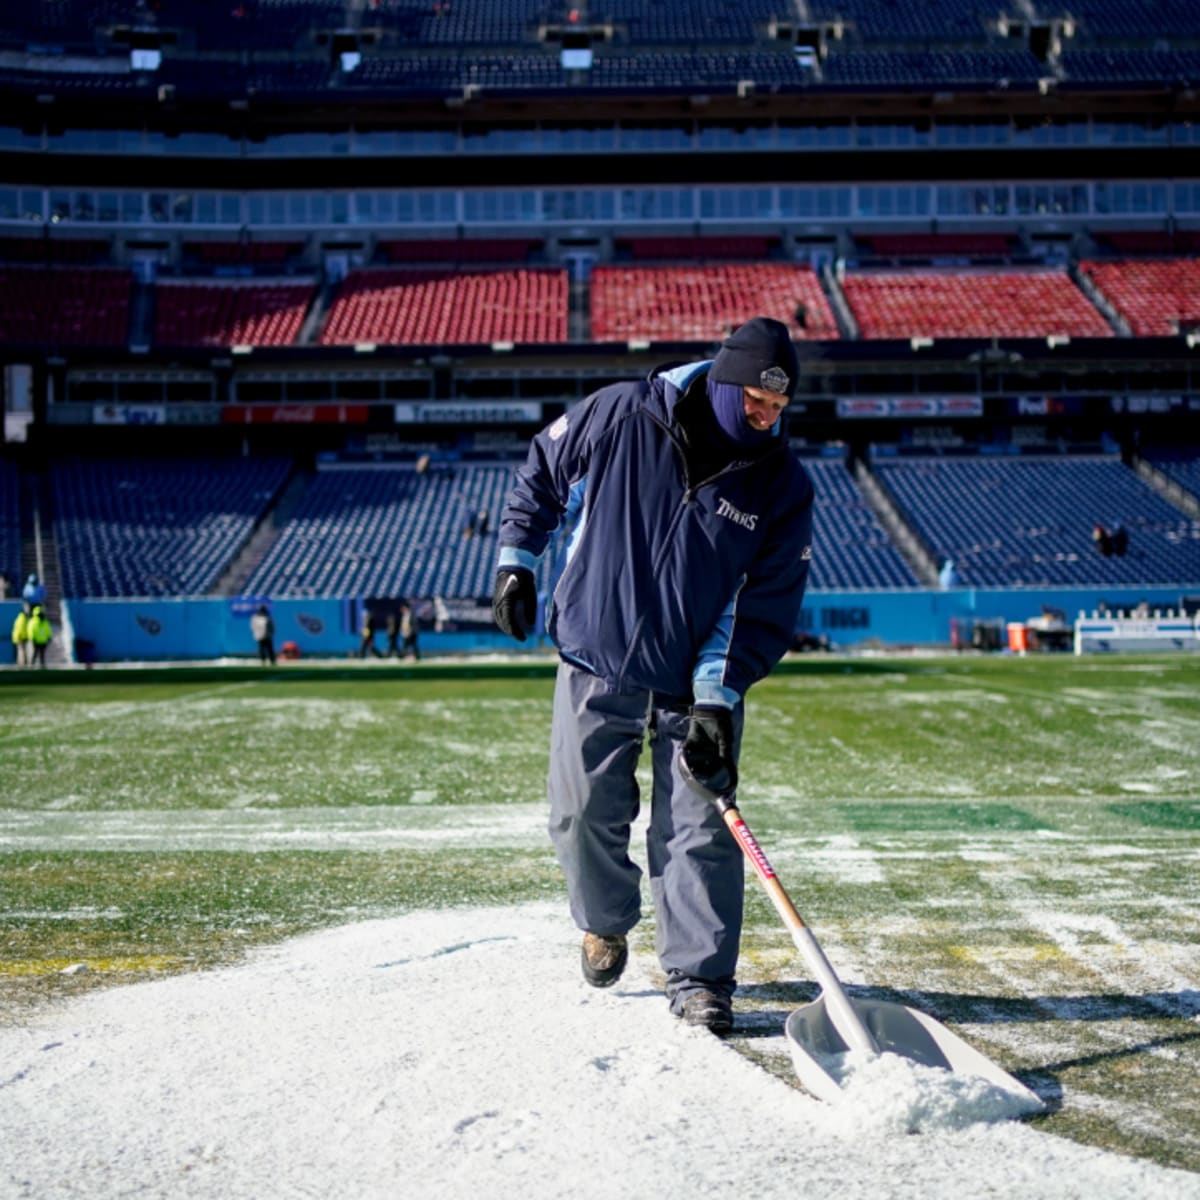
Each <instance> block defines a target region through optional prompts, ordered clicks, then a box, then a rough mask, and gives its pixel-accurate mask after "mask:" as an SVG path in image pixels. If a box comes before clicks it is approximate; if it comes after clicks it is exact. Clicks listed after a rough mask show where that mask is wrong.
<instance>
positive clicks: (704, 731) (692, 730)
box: [683, 704, 738, 796]
mask: <svg viewBox="0 0 1200 1200" xmlns="http://www.w3.org/2000/svg"><path fill="white" fill-rule="evenodd" d="M689 715H690V716H691V723H690V724H689V725H688V732H687V737H686V738H685V739H684V743H683V758H684V761H685V762H686V763H687V767H688V770H689V771H691V773H692V774H693V775H694V776H695V778H696V782H697V783H699V784H701V785H702V786H704V787H706V788H707V789H708V790H709V791H710V792H715V793H716V794H717V795H718V796H721V795H728V794H729V793H730V792H732V791H734V790H735V789H736V788H737V781H738V773H737V763H736V762H735V761H734V755H733V713H732V712H730V710H729V709H727V708H721V707H718V706H704V705H699V704H697V705H693V707H692V709H691V712H690V714H689Z"/></svg>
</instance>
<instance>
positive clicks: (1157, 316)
mask: <svg viewBox="0 0 1200 1200" xmlns="http://www.w3.org/2000/svg"><path fill="white" fill-rule="evenodd" d="M1079 266H1080V270H1081V271H1083V272H1084V273H1085V274H1086V275H1087V276H1088V277H1089V278H1090V279H1091V280H1092V282H1093V283H1095V285H1096V287H1098V288H1099V289H1100V291H1101V292H1102V293H1103V294H1104V295H1105V296H1106V297H1107V298H1108V299H1109V300H1110V301H1111V302H1112V304H1113V306H1114V307H1115V308H1116V310H1117V311H1118V312H1119V313H1120V314H1121V316H1122V317H1124V318H1125V320H1126V322H1128V324H1129V328H1130V331H1131V332H1132V333H1134V334H1136V335H1138V336H1140V337H1170V336H1172V335H1173V334H1177V333H1179V332H1181V330H1187V329H1189V328H1193V329H1194V328H1200V260H1198V259H1194V258H1164V259H1125V260H1123V261H1121V262H1092V261H1085V262H1081V263H1080V264H1079Z"/></svg>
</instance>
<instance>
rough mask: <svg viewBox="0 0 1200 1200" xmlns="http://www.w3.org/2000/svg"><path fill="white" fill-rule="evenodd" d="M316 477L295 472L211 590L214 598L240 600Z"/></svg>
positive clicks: (210, 593)
mask: <svg viewBox="0 0 1200 1200" xmlns="http://www.w3.org/2000/svg"><path fill="white" fill-rule="evenodd" d="M312 476H313V472H312V471H306V470H302V469H299V468H297V469H294V470H293V471H292V473H291V475H290V476H289V477H288V478H287V480H286V481H285V482H284V484H283V486H282V487H281V488H280V489H279V493H278V495H277V496H276V498H275V500H274V501H273V502H272V503H271V504H270V505H268V507H267V509H266V510H265V511H264V512H263V514H262V517H261V518H260V519H259V521H258V523H257V524H256V525H255V526H254V528H253V529H252V530H251V531H250V536H249V537H248V538H247V539H246V541H245V543H244V544H243V545H242V548H241V550H239V551H238V553H237V555H236V556H235V557H234V558H233V560H232V561H231V562H230V564H229V566H228V567H226V569H225V570H224V571H223V572H222V573H221V575H220V576H219V577H218V579H217V581H216V583H214V584H213V586H212V588H210V589H209V593H208V594H209V595H210V596H239V595H241V594H242V590H243V588H244V587H245V586H246V581H247V580H248V579H249V578H250V576H251V575H253V574H254V570H255V568H256V567H257V566H258V564H259V563H261V562H262V560H263V557H264V556H265V554H266V553H267V551H268V550H269V549H270V547H271V543H272V542H274V540H275V539H276V537H278V536H279V531H280V529H282V528H283V526H284V525H286V524H287V522H288V520H289V519H290V517H291V515H292V513H293V512H294V511H295V510H296V507H297V506H298V505H299V503H300V500H301V498H302V497H303V495H304V492H305V489H306V488H307V487H308V485H309V482H310V481H311V479H312Z"/></svg>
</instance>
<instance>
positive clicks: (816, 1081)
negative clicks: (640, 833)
mask: <svg viewBox="0 0 1200 1200" xmlns="http://www.w3.org/2000/svg"><path fill="white" fill-rule="evenodd" d="M679 771H680V774H681V775H682V776H683V778H684V780H685V782H686V783H687V784H688V785H689V786H690V787H691V788H692V789H693V790H694V791H696V792H697V793H699V794H700V795H702V796H705V797H706V798H707V799H709V800H711V801H712V803H713V804H715V805H716V807H717V811H718V812H720V814H721V816H722V818H723V819H724V821H725V824H726V825H727V826H728V828H729V832H730V833H732V834H733V836H734V839H735V840H736V841H737V844H738V845H739V846H740V847H741V848H742V853H743V854H745V856H746V858H747V859H748V860H749V861H750V865H751V866H752V867H753V868H754V871H755V873H756V874H757V875H758V878H759V881H760V882H761V883H762V885H763V887H764V888H765V889H766V892H767V895H768V896H769V897H770V899H771V903H772V904H774V905H775V911H776V912H778V913H779V915H780V916H781V917H782V918H783V923H784V924H785V925H786V926H787V927H788V931H789V932H790V933H791V935H792V941H793V942H795V944H796V948H797V949H798V950H799V951H800V953H801V954H802V955H803V956H804V961H805V964H806V965H807V966H808V969H809V970H810V971H811V972H812V974H813V978H814V979H815V980H816V981H817V983H819V984H820V985H821V993H820V995H818V996H817V998H816V999H815V1000H813V1001H811V1002H809V1003H808V1004H805V1005H802V1006H801V1007H800V1008H798V1009H796V1010H795V1012H793V1013H792V1014H791V1015H790V1016H789V1017H788V1019H787V1022H786V1024H785V1025H784V1034H785V1036H786V1038H787V1042H788V1049H789V1050H790V1051H791V1055H792V1063H793V1065H794V1066H795V1068H796V1074H797V1075H798V1076H799V1078H800V1082H801V1083H802V1084H803V1085H804V1087H805V1088H806V1090H807V1091H809V1092H810V1093H811V1094H812V1095H814V1096H816V1097H817V1099H818V1100H824V1101H826V1102H827V1103H830V1104H832V1103H836V1102H837V1101H838V1100H840V1099H841V1096H842V1086H841V1083H840V1082H839V1080H838V1076H837V1074H836V1073H835V1072H836V1070H837V1068H838V1066H839V1065H840V1063H841V1062H842V1056H843V1055H845V1054H848V1053H849V1052H851V1051H859V1052H862V1053H865V1054H868V1055H871V1056H878V1055H879V1054H882V1053H892V1054H898V1055H900V1056H901V1057H903V1058H907V1059H911V1060H912V1061H913V1062H916V1063H920V1064H921V1065H923V1066H927V1067H940V1068H942V1069H943V1070H946V1071H952V1072H956V1073H958V1074H962V1075H971V1076H976V1077H978V1078H980V1079H983V1080H985V1081H986V1082H988V1083H992V1084H995V1085H996V1086H997V1087H999V1088H1001V1089H1003V1090H1004V1091H1006V1092H1008V1093H1010V1094H1012V1095H1014V1096H1017V1097H1019V1098H1021V1099H1022V1100H1024V1101H1026V1102H1027V1103H1028V1104H1029V1105H1030V1106H1031V1107H1032V1108H1034V1109H1035V1110H1040V1109H1042V1108H1044V1107H1045V1106H1044V1105H1043V1104H1042V1101H1041V1100H1040V1099H1039V1098H1038V1097H1037V1095H1036V1094H1035V1093H1033V1092H1032V1091H1030V1090H1029V1088H1027V1087H1026V1086H1025V1085H1024V1084H1023V1083H1021V1082H1020V1080H1018V1079H1015V1078H1014V1077H1013V1076H1012V1075H1010V1074H1009V1073H1008V1072H1007V1071H1004V1070H1001V1068H1000V1067H998V1066H997V1065H996V1064H995V1063H993V1062H992V1061H991V1060H990V1059H988V1058H986V1057H985V1056H984V1055H982V1054H980V1053H979V1051H978V1050H976V1049H974V1047H972V1046H968V1045H967V1043H966V1042H964V1041H963V1040H962V1038H960V1037H958V1036H957V1034H954V1033H951V1032H950V1030H949V1029H947V1028H946V1027H945V1026H944V1025H942V1024H940V1023H939V1022H938V1021H935V1020H934V1019H933V1018H932V1017H930V1016H927V1015H926V1014H925V1013H922V1012H918V1011H917V1010H916V1009H915V1008H909V1007H908V1006H907V1005H904V1004H894V1003H891V1002H890V1001H886V1000H851V999H850V997H849V996H847V995H846V991H845V989H844V988H843V987H842V984H841V981H840V980H839V979H838V977H837V975H836V974H834V970H833V967H831V966H830V965H829V960H828V959H827V958H826V957H825V952H824V951H823V950H822V949H821V947H820V946H819V945H818V943H817V939H816V938H815V937H814V936H813V933H812V930H810V929H809V928H808V926H807V925H806V924H805V923H804V921H803V919H802V918H801V916H800V914H799V913H798V912H797V911H796V908H795V905H793V904H792V901H791V899H790V898H789V897H788V894H787V892H786V891H785V890H784V887H783V884H782V883H780V882H779V879H778V877H777V876H776V874H775V869H774V868H773V867H772V866H771V863H770V861H769V860H768V858H767V856H766V854H764V853H763V850H762V847H761V846H760V845H759V844H758V842H757V841H756V840H755V837H754V834H753V833H751V832H750V828H749V826H747V824H746V822H745V821H744V820H743V819H742V814H741V813H740V812H739V811H738V807H737V802H736V799H735V794H734V793H733V792H729V793H724V794H718V793H716V792H713V791H710V790H709V789H708V788H706V787H705V786H704V785H703V784H702V783H701V782H700V781H699V780H698V779H697V778H696V777H695V776H694V775H693V774H692V772H691V770H690V769H689V767H688V765H687V762H686V760H685V759H684V757H683V755H682V754H681V755H680V756H679Z"/></svg>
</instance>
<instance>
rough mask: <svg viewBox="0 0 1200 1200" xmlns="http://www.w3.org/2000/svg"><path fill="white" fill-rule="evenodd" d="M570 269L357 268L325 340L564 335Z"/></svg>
mask: <svg viewBox="0 0 1200 1200" xmlns="http://www.w3.org/2000/svg"><path fill="white" fill-rule="evenodd" d="M567 302H568V294H567V273H566V271H564V270H560V269H557V268H549V267H544V268H536V267H535V268H528V269H524V270H490V271H489V270H482V269H481V270H463V271H458V272H454V271H439V270H426V271H422V270H411V271H409V270H401V269H385V270H354V271H351V272H350V274H349V275H348V276H347V277H346V279H345V280H344V281H343V282H342V283H341V284H340V285H339V287H338V290H337V294H336V295H335V297H334V300H333V304H332V305H331V307H330V312H329V316H328V319H327V321H326V324H325V328H324V330H323V331H322V333H321V339H320V340H321V343H322V344H323V345H346V344H353V343H358V342H375V343H387V344H392V345H397V344H409V345H414V344H415V345H474V344H480V343H484V344H486V343H492V342H526V343H529V342H565V341H566V340H567Z"/></svg>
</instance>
